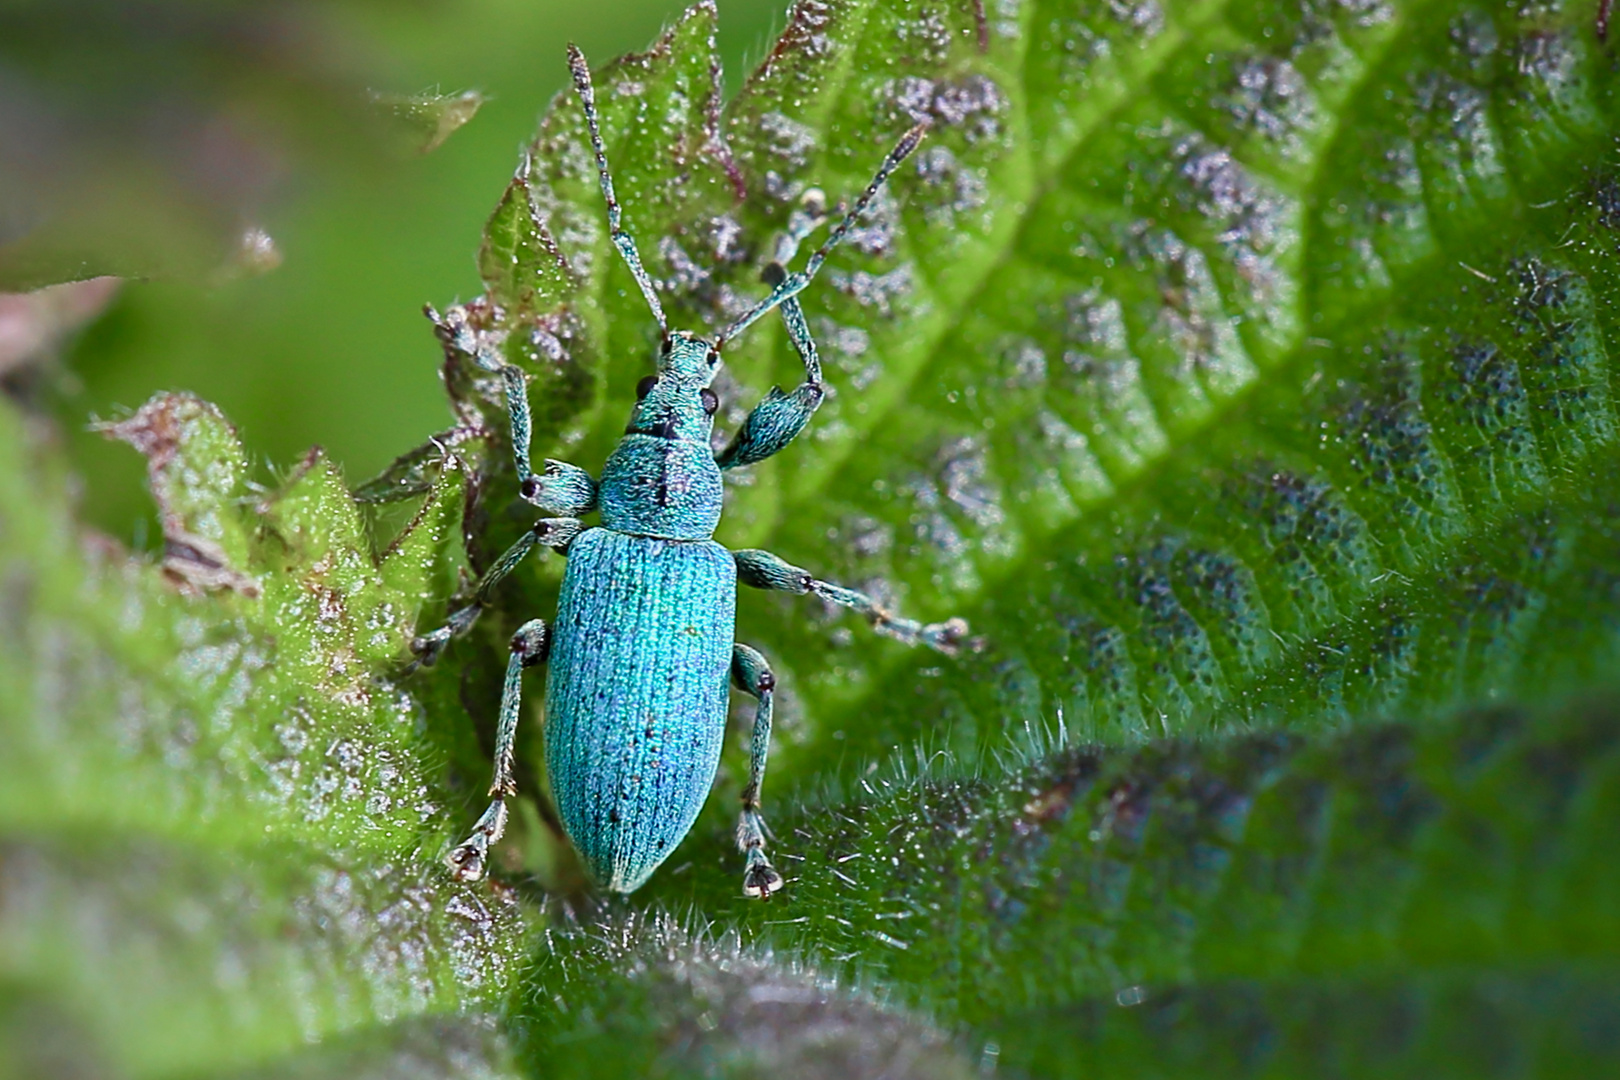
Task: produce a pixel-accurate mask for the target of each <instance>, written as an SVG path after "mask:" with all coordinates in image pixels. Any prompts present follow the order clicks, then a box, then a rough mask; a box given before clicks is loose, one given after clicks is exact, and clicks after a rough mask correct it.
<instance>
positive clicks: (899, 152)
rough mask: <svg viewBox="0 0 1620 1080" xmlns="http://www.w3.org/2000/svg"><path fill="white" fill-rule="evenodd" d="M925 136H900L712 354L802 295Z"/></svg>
mask: <svg viewBox="0 0 1620 1080" xmlns="http://www.w3.org/2000/svg"><path fill="white" fill-rule="evenodd" d="M927 134H928V121H926V120H924V121H923V122H922V123H920V124H917V125H915V126H913V127H912V128H911V130H910V131H907V132H906V133H905V134H904V135H902V136H900V141H899V142H897V143H895V144H894V149H893V150H890V151H889V154H888V156H887V157H885V158H884V159H883V164H882V165H879V166H878V171H877V175H875V176H873V177H872V182H871V183H869V184H867V185H866V190H865V191H863V192H861V197H860V198H858V199H856V200H855V205H854V206H852V207H850V208H849V213H847V214H845V215H844V217H843V219H842V220H841V221H839V222H838V224H837V225H834V226H833V230H832V232H830V233H828V234H827V239H826V241H825V242H823V243H822V245H821V246H820V247H818V248H816V250H815V252H814V253H813V254H811V256H810V259H809V261H808V262H806V263H805V264H804V272H803V273H799V274H789V275H787V276H786V277H785V278H783V280H782V282H781V284H779V285H777V286H776V288H775V289H773V290H771V295H769V296H767V297H766V298H765V299H763V300H761V301H760V302H759V303H757V304H755V305H754V306H753V307H751V308H749V309H748V310H747V311H746V312H744V313H743V314H742V315H740V316H738V317H737V318H736V320H734V321H733V322H732V324H731V325H730V326H728V327H726V328H725V329H724V330H722V331H720V336H719V337H717V338H715V339H714V347H715V349H716V351H718V350H720V349H721V348H723V347H724V346H725V344H726V342H727V341H729V340H731V339H732V338H734V337H736V336H737V335H738V334H740V333H742V332H743V331H744V330H746V329H748V328H749V327H750V326H752V325H753V324H754V323H756V322H758V321H759V319H760V317H761V316H763V315H766V314H768V313H769V312H770V311H772V310H773V309H775V308H777V307H780V306H781V304H782V301H784V300H787V299H790V298H791V297H794V296H797V295H799V293H801V292H803V291H804V289H805V287H806V286H807V285H809V284H810V282H811V281H812V280H813V279H814V278H815V276H816V273H817V271H819V270H820V269H821V264H822V263H824V262H826V261H827V256H828V255H829V254H830V253H831V252H832V250H833V248H835V247H837V246H838V245H839V244H841V243H843V242H844V239H845V238H846V237H847V236H848V235H849V230H850V229H852V228H854V227H855V222H856V220H857V219H858V218H859V217H860V216H861V215H862V214H864V213H866V208H867V207H868V206H870V205H871V203H872V200H873V199H875V198H877V193H878V192H879V191H881V190H883V185H884V183H885V182H887V181H888V179H889V177H890V176H891V175H893V173H894V170H896V169H898V168H899V167H900V163H901V162H902V161H904V160H906V158H908V157H910V156H911V152H912V151H913V150H915V149H917V145H918V144H919V143H921V142H922V141H923V136H925V135H927ZM604 175H605V174H604Z"/></svg>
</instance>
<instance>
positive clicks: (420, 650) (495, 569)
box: [410, 518, 585, 670]
mask: <svg viewBox="0 0 1620 1080" xmlns="http://www.w3.org/2000/svg"><path fill="white" fill-rule="evenodd" d="M584 528H585V523H584V522H583V521H580V520H579V519H578V518H541V519H540V520H539V521H537V522H535V523H534V524H533V525H532V526H530V528H529V530H528V531H527V532H525V533H524V534H523V535H522V536H520V537H518V539H517V543H515V544H513V545H512V546H511V547H509V548H507V549H506V551H505V552H503V553H502V554H501V557H500V558H498V559H496V560H495V564H494V565H493V566H491V567H490V568H489V569H488V570H486V571H484V576H483V577H481V578H479V579H478V585H477V587H476V588H475V589H473V596H472V601H471V603H469V604H467V605H466V606H465V607H462V608H459V609H457V610H456V611H453V612H451V613H450V618H448V619H446V620H445V622H444V625H443V626H440V627H439V628H438V629H436V630H430V631H429V632H428V633H426V634H423V635H421V636H420V637H415V638H412V639H411V652H412V653H413V654H414V655H415V656H416V659H415V660H413V661H412V662H411V668H410V669H411V670H414V669H415V668H417V667H418V666H420V667H432V666H433V665H434V664H435V663H436V662H437V661H438V659H439V655H440V654H441V653H443V652H444V647H445V646H446V645H448V644H450V639H451V638H455V637H460V636H461V635H462V634H465V633H466V632H467V631H468V630H469V629H471V628H472V624H473V623H475V622H477V621H478V616H479V615H481V614H482V613H483V610H484V605H486V604H488V603H489V594H490V593H491V592H492V591H493V590H494V588H495V586H497V585H499V584H500V583H501V581H502V580H503V579H504V578H505V577H506V576H507V575H508V574H510V573H511V572H512V571H513V570H514V569H516V568H517V565H518V563H520V562H522V561H523V558H524V556H526V555H527V554H528V553H529V552H530V551H532V550H534V548H535V547H536V546H541V547H548V548H551V549H552V550H553V551H559V552H561V551H566V550H567V549H568V545H569V544H571V543H573V542H574V537H576V536H578V535H579V534H580V531H581V530H583V529H584Z"/></svg>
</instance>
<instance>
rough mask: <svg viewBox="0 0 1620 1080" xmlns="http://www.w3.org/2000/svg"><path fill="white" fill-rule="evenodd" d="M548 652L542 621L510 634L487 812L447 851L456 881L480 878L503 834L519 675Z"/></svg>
mask: <svg viewBox="0 0 1620 1080" xmlns="http://www.w3.org/2000/svg"><path fill="white" fill-rule="evenodd" d="M550 652H551V630H550V628H549V627H547V626H546V623H545V620H543V619H530V620H529V621H528V622H526V623H524V624H523V625H522V626H521V627H519V628H518V632H517V633H515V634H513V635H512V643H511V646H510V656H509V657H508V659H507V661H506V685H505V686H504V687H503V688H502V690H501V713H500V720H499V722H498V723H497V724H496V726H495V774H494V777H493V778H492V779H491V780H490V784H489V797H490V800H491V801H490V804H489V809H487V810H485V811H484V814H483V816H482V817H480V818H479V819H478V823H477V824H476V825H474V826H473V830H472V834H471V835H470V836H468V837H467V839H465V840H463V841H462V842H461V843H459V844H457V845H456V846H455V847H454V848H452V849H451V851H450V854H449V855H448V856H446V858H445V861H446V862H447V863H448V864H449V866H450V872H451V874H452V875H453V876H454V877H455V878H456V879H457V880H458V881H477V880H478V879H479V878H481V877H483V876H484V871H485V869H486V868H487V866H488V862H489V849H490V848H491V847H492V846H493V845H494V844H495V843H496V842H498V841H499V840H500V838H501V835H502V834H503V833H505V832H506V817H507V810H506V800H507V798H508V797H509V796H512V795H516V794H517V781H516V780H514V779H513V776H512V765H513V757H514V753H515V747H516V745H517V724H518V716H519V714H520V713H521V711H522V708H523V672H524V669H526V668H531V667H534V666H535V665H536V664H543V663H545V660H546V657H547V655H549V654H550Z"/></svg>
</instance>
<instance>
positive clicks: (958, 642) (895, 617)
mask: <svg viewBox="0 0 1620 1080" xmlns="http://www.w3.org/2000/svg"><path fill="white" fill-rule="evenodd" d="M731 557H732V558H733V559H735V560H736V561H737V580H738V581H740V582H742V583H743V584H744V585H747V586H750V587H751V588H755V589H768V590H771V591H773V592H787V593H794V594H796V595H798V596H805V595H814V596H819V597H820V598H821V599H823V600H825V601H827V602H828V603H832V604H838V605H841V606H843V607H847V608H850V609H851V610H853V611H855V612H858V613H859V614H860V615H862V616H864V617H865V619H866V621H867V622H869V623H871V624H872V629H874V630H876V631H877V632H878V633H880V634H882V635H884V636H885V637H891V638H894V639H895V640H896V641H902V642H904V643H905V644H907V645H926V646H928V647H929V648H930V649H936V650H938V651H939V652H942V653H944V654H945V655H946V656H955V655H956V654H957V653H958V652H959V651H961V650H962V648H964V647H966V648H968V649H969V650H975V649H976V648H977V647H978V642H977V641H975V640H974V639H972V638H970V637H969V629H968V624H967V620H966V619H960V618H951V619H946V620H945V621H944V622H937V623H921V622H918V621H917V620H916V619H908V618H906V617H905V616H903V615H900V614H898V613H896V612H893V611H890V610H889V609H888V608H886V607H884V606H883V605H882V604H881V603H879V602H878V601H877V600H876V599H874V598H873V597H871V596H868V595H867V594H866V593H863V592H858V591H856V590H855V589H846V588H844V587H843V586H842V585H834V584H833V583H832V582H830V581H822V580H821V579H819V578H817V577H816V576H815V575H813V574H811V573H810V572H809V571H808V570H804V569H801V568H800V567H797V566H794V565H793V564H792V563H789V562H787V561H786V560H784V559H782V558H781V557H780V556H777V555H773V554H771V553H770V552H769V551H760V550H758V549H753V550H746V551H733V552H732V553H731Z"/></svg>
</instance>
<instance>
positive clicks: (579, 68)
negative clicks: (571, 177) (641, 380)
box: [568, 42, 669, 334]
mask: <svg viewBox="0 0 1620 1080" xmlns="http://www.w3.org/2000/svg"><path fill="white" fill-rule="evenodd" d="M568 68H569V70H570V71H572V72H573V73H574V90H575V92H577V93H578V94H579V103H580V105H582V106H583V107H584V109H585V124H586V126H587V127H589V128H590V129H591V149H593V150H595V151H596V169H597V172H598V173H600V174H601V177H602V198H603V199H604V200H606V202H607V208H608V231H609V234H610V235H611V236H612V238H613V246H614V247H616V248H618V249H619V254H620V255H623V256H624V261H625V262H626V263H627V264H628V265H629V267H630V273H631V275H632V276H633V277H634V278H635V279H636V285H637V286H638V287H639V288H640V289H641V295H642V296H644V297H646V299H647V306H648V307H649V308H651V309H652V313H653V318H655V319H657V320H658V331H659V333H661V334H667V333H668V332H669V323H668V322H667V321H665V319H664V306H663V305H662V304H660V303H659V302H658V293H657V292H656V291H655V290H654V288H653V281H652V278H651V277H650V276H648V274H647V269H646V267H644V266H642V265H641V255H640V254H639V253H638V252H637V251H636V241H635V239H634V238H633V237H631V235H630V234H629V233H627V232H625V231H624V229H622V228H620V227H619V223H620V220H621V217H622V215H621V213H620V211H619V200H618V199H616V198H615V197H614V195H613V177H612V176H611V175H609V173H608V163H607V151H606V150H605V149H604V148H603V146H602V129H601V127H600V125H599V124H598V123H597V121H596V91H595V89H594V88H592V86H591V69H590V66H589V65H587V64H586V63H585V54H584V53H582V52H580V51H579V46H577V45H575V44H573V43H572V42H569V44H568Z"/></svg>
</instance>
